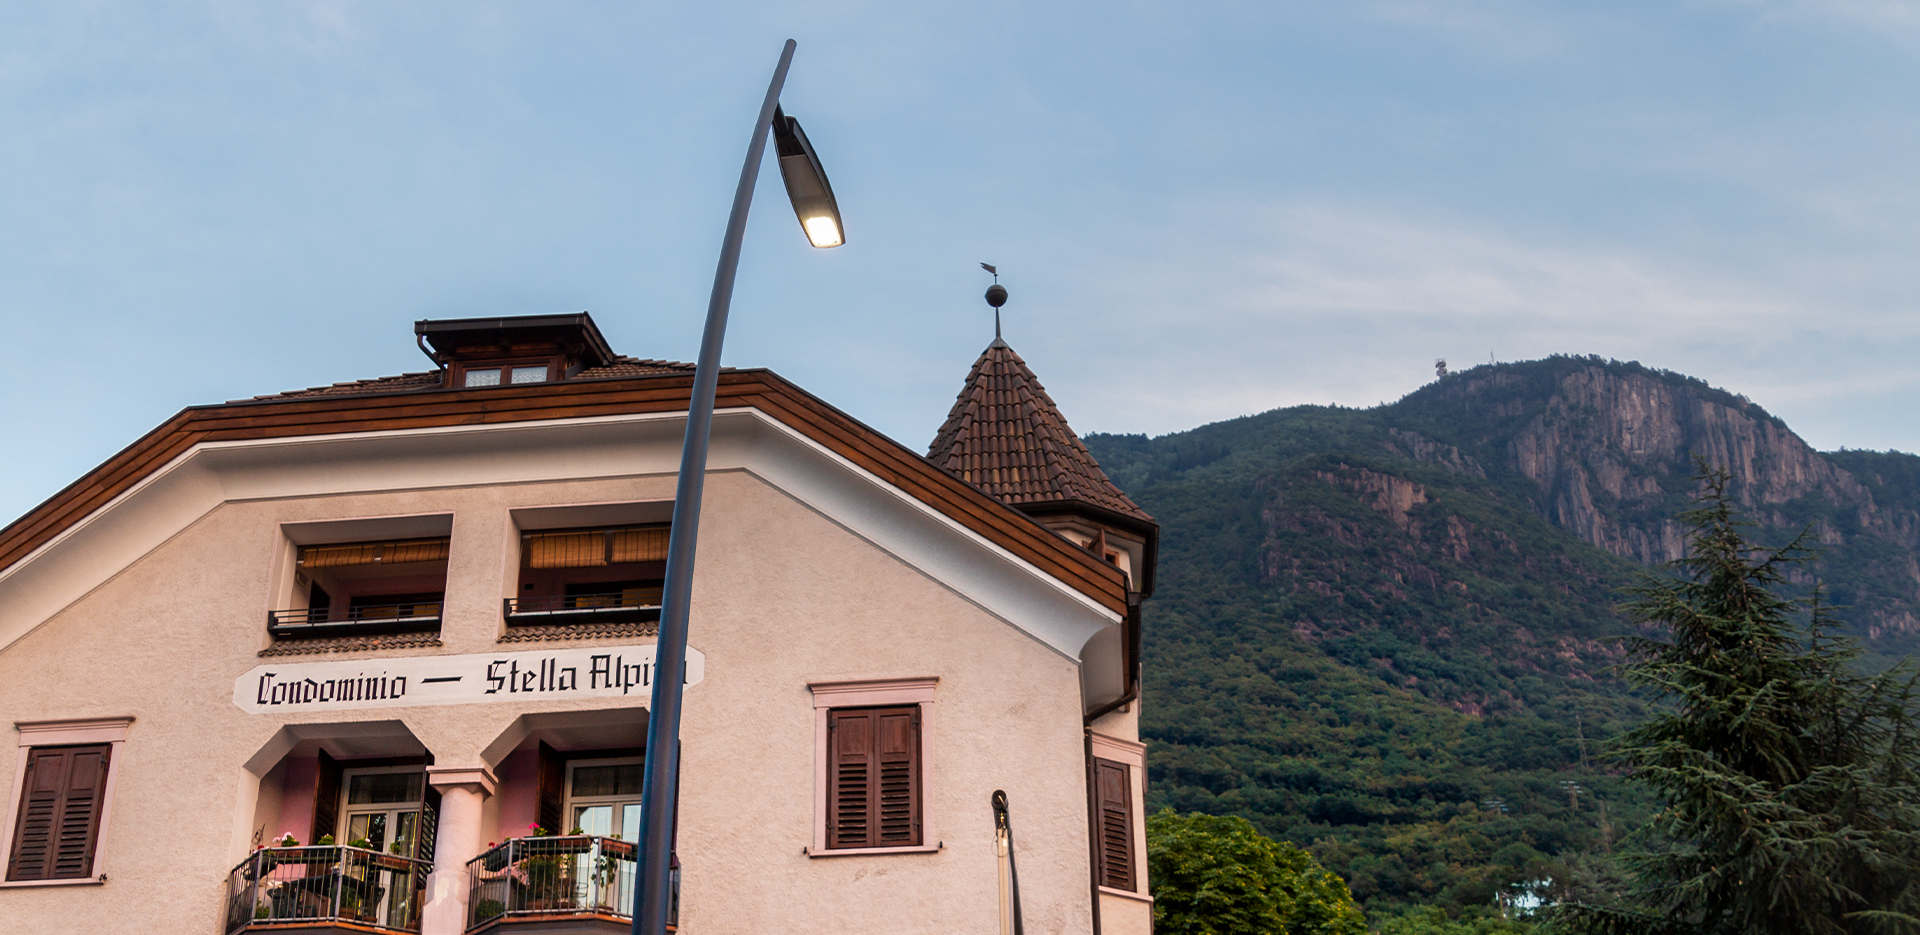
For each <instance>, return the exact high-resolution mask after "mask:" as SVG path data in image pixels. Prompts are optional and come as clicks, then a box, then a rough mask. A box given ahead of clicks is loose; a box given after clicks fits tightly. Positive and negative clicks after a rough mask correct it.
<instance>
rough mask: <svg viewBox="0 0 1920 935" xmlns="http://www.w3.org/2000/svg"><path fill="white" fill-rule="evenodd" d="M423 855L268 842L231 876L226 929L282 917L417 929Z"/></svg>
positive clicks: (278, 921) (278, 923)
mask: <svg viewBox="0 0 1920 935" xmlns="http://www.w3.org/2000/svg"><path fill="white" fill-rule="evenodd" d="M431 869H432V866H431V865H430V864H428V863H427V862H426V861H424V860H414V859H413V858H410V857H399V856H396V855H393V854H382V853H380V852H378V851H369V850H363V849H361V848H358V847H336V846H325V847H265V848H261V849H259V850H257V851H254V852H253V853H252V854H251V855H249V856H248V857H247V859H246V860H243V861H241V862H240V865H239V866H237V867H235V868H233V871H232V872H231V873H229V874H228V875H227V929H226V930H227V935H234V933H237V932H244V931H247V930H248V929H251V928H255V927H262V928H264V927H267V926H273V927H276V928H277V927H282V923H288V922H296V923H314V924H322V923H328V922H348V923H353V924H354V925H358V926H365V927H370V928H374V929H386V930H389V931H394V932H418V931H420V908H421V906H422V904H424V903H425V902H426V894H427V872H428V871H429V870H431Z"/></svg>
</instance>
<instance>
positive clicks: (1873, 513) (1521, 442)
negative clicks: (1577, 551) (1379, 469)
mask: <svg viewBox="0 0 1920 935" xmlns="http://www.w3.org/2000/svg"><path fill="white" fill-rule="evenodd" d="M1415 396H1425V397H1427V398H1426V399H1423V400H1421V408H1423V409H1424V410H1425V411H1426V412H1427V413H1428V414H1430V415H1431V414H1437V413H1440V412H1443V411H1445V410H1447V409H1452V410H1455V413H1454V415H1455V416H1456V418H1454V419H1451V420H1448V421H1451V422H1453V423H1454V424H1455V425H1465V426H1467V427H1469V436H1470V437H1469V438H1468V439H1467V442H1468V443H1467V444H1465V445H1463V446H1462V447H1465V448H1467V449H1469V450H1475V449H1477V450H1478V458H1477V459H1475V458H1470V457H1466V456H1462V457H1463V458H1464V461H1463V463H1471V464H1474V465H1475V466H1476V467H1477V466H1478V465H1479V463H1481V462H1492V463H1494V464H1496V465H1497V469H1498V470H1503V471H1504V472H1508V473H1511V474H1514V475H1518V476H1519V477H1521V478H1524V479H1525V480H1526V481H1527V482H1530V484H1531V486H1532V488H1533V489H1534V490H1535V491H1536V494H1535V497H1536V500H1535V503H1536V506H1537V508H1538V509H1539V510H1540V512H1541V513H1543V514H1544V515H1545V516H1546V517H1547V518H1548V519H1549V520H1551V521H1552V522H1553V523H1554V524H1555V525H1557V526H1559V527H1560V528H1562V529H1565V530H1567V531H1568V532H1571V533H1573V534H1574V535H1576V536H1579V537H1580V538H1581V539H1584V540H1586V541H1587V542H1589V543H1591V544H1593V545H1596V546H1598V547H1600V548H1602V549H1605V550H1607V551H1609V552H1612V553H1614V554H1616V555H1621V556H1625V557H1628V558H1631V559H1634V560H1635V561H1638V562H1641V563H1643V564H1649V565H1651V564H1657V563H1660V562H1665V561H1670V560H1672V559H1675V558H1679V557H1680V556H1681V555H1682V553H1683V551H1684V545H1685V544H1684V542H1683V540H1682V537H1681V532H1680V529H1679V527H1678V526H1677V525H1676V524H1675V522H1674V520H1673V515H1674V513H1675V512H1677V511H1678V510H1679V509H1681V508H1683V507H1684V505H1685V503H1686V502H1687V499H1688V497H1689V496H1690V494H1691V492H1692V490H1693V487H1694V484H1693V481H1692V479H1691V472H1692V460H1693V459H1694V458H1695V457H1700V458H1704V459H1706V460H1707V461H1708V462H1709V463H1711V464H1714V465H1717V466H1720V467H1724V468H1726V469H1728V470H1729V471H1731V472H1732V474H1733V476H1734V480H1735V483H1734V491H1735V494H1736V495H1737V496H1738V498H1739V500H1740V502H1741V504H1742V505H1743V506H1744V507H1745V508H1746V510H1747V511H1748V514H1749V516H1750V517H1751V518H1753V519H1754V520H1756V521H1758V522H1760V523H1762V524H1763V525H1766V526H1770V527H1774V528H1776V529H1779V530H1783V531H1786V530H1791V531H1798V530H1799V529H1801V528H1810V529H1811V530H1812V532H1813V534H1814V538H1815V539H1816V540H1817V541H1818V542H1819V543H1820V544H1821V545H1822V546H1825V547H1829V552H1830V553H1833V554H1834V557H1838V556H1837V553H1839V552H1844V551H1848V550H1849V547H1850V546H1853V545H1854V544H1855V543H1856V542H1860V543H1861V544H1862V545H1865V544H1866V543H1869V542H1874V543H1880V544H1883V545H1892V546H1897V547H1899V548H1900V550H1901V551H1902V552H1904V553H1905V555H1904V556H1901V557H1899V558H1903V559H1904V560H1895V561H1891V562H1879V563H1877V564H1879V565H1884V566H1885V567H1883V568H1880V569H1878V570H1879V572H1880V573H1881V574H1882V577H1883V580H1884V581H1885V582H1886V583H1889V584H1895V585H1897V586H1896V587H1895V588H1894V590H1895V591H1905V592H1907V595H1908V597H1909V598H1910V600H1912V601H1915V602H1920V570H1915V569H1913V568H1912V567H1911V566H1912V565H1913V551H1914V550H1917V549H1920V512H1917V511H1915V510H1914V509H1911V508H1908V507H1905V506H1897V505H1886V504H1881V503H1879V502H1877V501H1876V499H1875V497H1874V494H1873V492H1872V491H1871V490H1869V489H1868V487H1867V485H1865V484H1863V483H1861V481H1860V480H1859V479H1858V478H1856V477H1855V476H1854V474H1853V473H1852V472H1850V471H1848V470H1847V469H1846V468H1844V467H1842V466H1840V465H1839V464H1836V463H1835V462H1834V461H1833V460H1832V459H1830V458H1829V457H1828V456H1826V455H1823V454H1821V453H1820V452H1818V451H1815V450H1813V448H1812V447H1810V446H1809V445H1807V444H1806V442H1804V441H1802V440H1801V439H1800V437H1799V436H1797V435H1795V434H1794V433H1793V432H1792V431H1791V430H1789V429H1788V428H1787V427H1786V425H1785V424H1784V423H1782V422H1781V421H1780V420H1779V419H1777V418H1775V417H1773V416H1771V415H1769V414H1767V413H1766V412H1765V411H1763V410H1762V409H1760V407H1758V406H1756V405H1754V404H1753V403H1751V402H1749V401H1748V400H1746V399H1745V398H1744V397H1740V396H1735V395H1732V394H1729V393H1726V392H1723V391H1720V390H1716V389H1713V388H1711V387H1708V386H1707V385H1706V384H1704V383H1701V382H1700V381H1697V380H1691V379H1688V378H1685V377H1681V376H1678V375H1676V374H1669V373H1661V372H1657V371H1651V370H1647V369H1645V368H1642V367H1639V366H1638V365H1623V364H1619V363H1616V362H1601V361H1597V360H1587V361H1581V360H1576V359H1570V358H1559V359H1556V360H1553V361H1540V362H1535V363H1532V364H1520V365H1501V366H1488V367H1479V368H1475V369H1473V370H1470V371H1467V372H1465V373H1463V374H1459V375H1456V376H1453V377H1449V378H1447V379H1446V380H1443V381H1441V382H1440V383H1438V384H1435V385H1433V386H1430V387H1428V388H1427V389H1425V390H1422V391H1421V392H1420V393H1417V394H1415ZM1409 399H1410V400H1411V399H1413V397H1410V398H1409ZM1428 444H1429V446H1432V445H1433V444H1434V443H1428ZM1413 453H1415V454H1416V457H1417V456H1418V452H1417V450H1416V451H1415V452H1413ZM1421 460H1435V459H1434V458H1433V457H1432V456H1429V457H1428V458H1421ZM1852 551H1875V550H1874V549H1854V550H1852ZM1872 603H1874V604H1875V605H1876V606H1872V607H1863V608H1861V609H1862V610H1865V611H1867V612H1868V613H1869V615H1870V618H1871V619H1870V620H1869V621H1868V623H1869V626H1870V627H1871V628H1872V629H1873V630H1874V631H1876V632H1878V631H1914V632H1920V628H1917V627H1916V621H1915V617H1914V613H1913V607H1912V606H1911V605H1909V606H1904V607H1896V606H1880V605H1884V604H1885V602H1884V601H1874V602H1872Z"/></svg>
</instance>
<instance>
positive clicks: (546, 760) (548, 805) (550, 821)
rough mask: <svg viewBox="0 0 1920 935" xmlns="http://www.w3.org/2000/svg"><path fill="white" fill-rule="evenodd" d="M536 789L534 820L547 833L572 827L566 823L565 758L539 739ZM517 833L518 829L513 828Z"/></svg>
mask: <svg viewBox="0 0 1920 935" xmlns="http://www.w3.org/2000/svg"><path fill="white" fill-rule="evenodd" d="M534 778H535V782H536V789H537V793H538V796H539V799H538V803H539V807H538V809H537V810H536V811H535V812H534V821H537V822H539V823H540V827H542V828H545V829H547V833H548V834H566V833H567V832H568V831H569V830H571V829H572V828H573V826H572V825H569V824H566V823H565V822H566V820H567V819H566V815H565V814H564V812H565V811H566V809H565V805H566V798H567V760H566V758H565V757H563V756H561V755H560V754H559V752H558V751H556V750H554V749H553V748H552V747H549V746H547V742H546V741H544V740H542V741H540V762H539V767H538V769H537V770H536V771H535V777H534ZM515 833H518V829H515Z"/></svg>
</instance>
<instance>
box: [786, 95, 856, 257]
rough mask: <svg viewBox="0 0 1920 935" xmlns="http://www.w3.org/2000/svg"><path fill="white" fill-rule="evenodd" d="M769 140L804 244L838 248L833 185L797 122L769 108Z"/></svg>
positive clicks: (840, 238)
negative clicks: (778, 156) (804, 232)
mask: <svg viewBox="0 0 1920 935" xmlns="http://www.w3.org/2000/svg"><path fill="white" fill-rule="evenodd" d="M773 140H774V145H775V147H776V148H778V150H779V154H780V179H781V181H783V182H786V183H787V197H788V198H789V199H791V200H792V201H793V213H794V214H795V215H798V216H799V218H800V228H801V229H802V230H804V231H806V232H807V241H808V242H809V243H811V244H813V245H814V246H816V247H838V246H840V245H841V244H843V243H846V242H847V240H846V233H845V231H844V230H843V229H842V228H841V226H840V205H839V204H838V203H836V202H835V201H834V200H833V186H832V185H830V184H828V183H827V172H826V170H825V169H822V168H821V167H820V157H819V156H817V155H815V154H814V151H813V146H812V145H811V144H809V143H808V142H807V134H806V133H805V132H804V131H802V130H801V129H800V121H798V120H795V119H793V118H792V117H789V116H787V115H786V114H785V113H783V112H782V111H781V110H780V108H779V107H778V106H775V107H774V109H773Z"/></svg>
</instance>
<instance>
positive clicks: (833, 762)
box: [827, 707, 921, 848]
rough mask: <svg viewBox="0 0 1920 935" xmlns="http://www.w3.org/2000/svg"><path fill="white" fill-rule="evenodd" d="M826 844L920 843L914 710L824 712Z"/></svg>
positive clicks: (917, 723) (917, 718)
mask: <svg viewBox="0 0 1920 935" xmlns="http://www.w3.org/2000/svg"><path fill="white" fill-rule="evenodd" d="M827 750H828V757H829V759H828V762H827V846H828V847H830V848H842V847H912V846H914V845H916V844H919V843H920V811H921V809H920V797H921V796H920V709H919V708H918V707H903V708H835V709H834V710H833V711H831V712H829V713H828V714H827Z"/></svg>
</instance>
